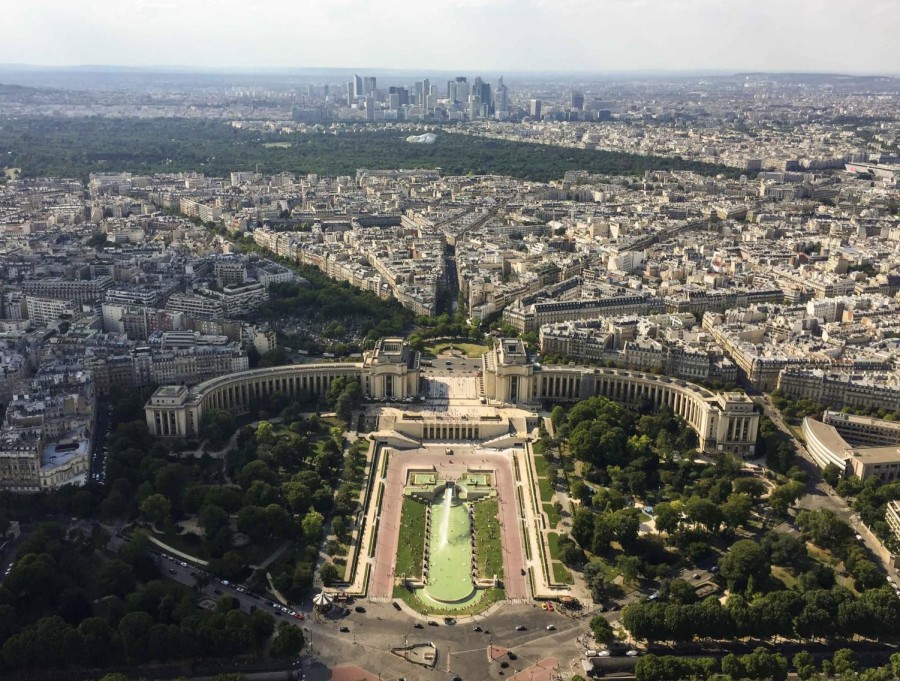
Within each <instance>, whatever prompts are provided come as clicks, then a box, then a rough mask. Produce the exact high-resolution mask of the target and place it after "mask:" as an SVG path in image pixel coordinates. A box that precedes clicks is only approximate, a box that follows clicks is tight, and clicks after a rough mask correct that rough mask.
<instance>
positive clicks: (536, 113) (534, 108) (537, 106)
mask: <svg viewBox="0 0 900 681" xmlns="http://www.w3.org/2000/svg"><path fill="white" fill-rule="evenodd" d="M529 112H530V113H531V117H532V118H537V119H540V117H541V100H539V99H532V100H531V108H530V110H529Z"/></svg>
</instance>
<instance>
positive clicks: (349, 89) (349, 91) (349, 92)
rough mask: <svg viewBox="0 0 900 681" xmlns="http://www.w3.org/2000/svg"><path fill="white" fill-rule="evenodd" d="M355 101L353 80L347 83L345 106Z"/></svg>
mask: <svg viewBox="0 0 900 681" xmlns="http://www.w3.org/2000/svg"><path fill="white" fill-rule="evenodd" d="M355 101H356V92H355V90H354V89H353V81H350V82H349V83H347V106H350V105H351V104H353V103H354V102H355Z"/></svg>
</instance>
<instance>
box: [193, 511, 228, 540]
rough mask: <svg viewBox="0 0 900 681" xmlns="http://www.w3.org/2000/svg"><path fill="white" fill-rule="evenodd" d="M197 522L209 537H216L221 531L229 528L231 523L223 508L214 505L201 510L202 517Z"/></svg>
mask: <svg viewBox="0 0 900 681" xmlns="http://www.w3.org/2000/svg"><path fill="white" fill-rule="evenodd" d="M197 520H198V522H199V523H200V527H202V528H203V531H204V532H205V533H206V536H207V537H213V536H215V535H216V534H217V533H218V532H219V530H222V529H224V528H227V527H228V525H229V522H230V521H229V518H228V512H227V511H226V510H225V509H224V508H222V507H221V506H216V505H214V504H206V505H205V506H204V507H203V508H201V509H200V516H199V517H198V519H197Z"/></svg>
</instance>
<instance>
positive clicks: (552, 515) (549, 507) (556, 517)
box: [543, 504, 562, 527]
mask: <svg viewBox="0 0 900 681" xmlns="http://www.w3.org/2000/svg"><path fill="white" fill-rule="evenodd" d="M543 506H544V513H546V514H547V524H548V525H549V526H550V527H556V526H557V525H559V523H560V521H561V520H562V516H561V515H560V514H559V513H557V512H556V509H555V508H553V504H544V505H543Z"/></svg>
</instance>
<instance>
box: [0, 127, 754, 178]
mask: <svg viewBox="0 0 900 681" xmlns="http://www.w3.org/2000/svg"><path fill="white" fill-rule="evenodd" d="M408 134H409V132H408V131H406V132H403V131H397V130H383V129H374V128H373V129H372V130H365V131H352V132H351V131H349V130H340V131H338V132H337V133H332V132H321V133H302V134H300V133H298V134H292V135H284V134H277V133H260V132H252V131H248V130H242V129H240V128H234V127H231V126H230V125H228V124H226V123H221V122H214V121H194V120H187V119H148V120H133V119H103V118H74V119H64V120H61V119H54V118H18V119H2V120H0V155H2V157H3V158H4V159H6V160H5V161H4V163H5V164H6V165H7V166H9V167H20V168H22V172H23V174H24V175H25V176H29V177H40V176H64V177H81V178H85V177H87V175H88V174H89V173H91V172H120V171H121V172H125V171H127V172H133V173H164V172H168V173H172V172H183V171H189V172H198V173H204V174H206V175H210V176H220V177H221V176H225V175H227V174H228V173H230V172H232V171H235V170H241V169H250V168H254V167H258V168H259V171H260V172H263V173H275V172H282V171H288V172H292V173H298V174H306V173H320V174H323V175H354V174H355V173H356V169H357V168H378V169H389V168H416V167H418V168H440V169H442V171H443V172H444V174H447V175H465V174H468V173H472V174H501V175H511V176H513V177H518V178H520V179H525V180H535V181H540V182H546V181H549V180H552V179H559V178H562V176H563V175H564V174H565V172H566V171H568V170H586V171H588V172H589V173H596V174H612V175H640V174H642V173H643V172H644V171H646V170H693V171H696V172H698V173H703V174H706V175H715V174H724V175H728V176H734V177H736V176H737V175H739V174H740V171H739V170H738V169H735V168H729V167H726V166H720V165H715V164H709V163H699V162H694V161H684V160H680V159H674V158H662V157H655V156H640V155H636V154H626V153H618V152H609V151H596V150H590V149H570V148H565V147H556V146H549V145H542V144H532V143H526V142H512V141H507V140H494V139H485V138H478V137H470V136H466V135H459V134H449V133H439V134H438V140H437V142H436V143H435V144H433V145H425V144H407V143H405V142H404V139H405V137H406V136H407V135H408ZM273 142H282V143H283V142H289V143H290V146H288V147H281V146H278V147H273V146H271V143H273ZM267 145H270V146H267Z"/></svg>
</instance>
